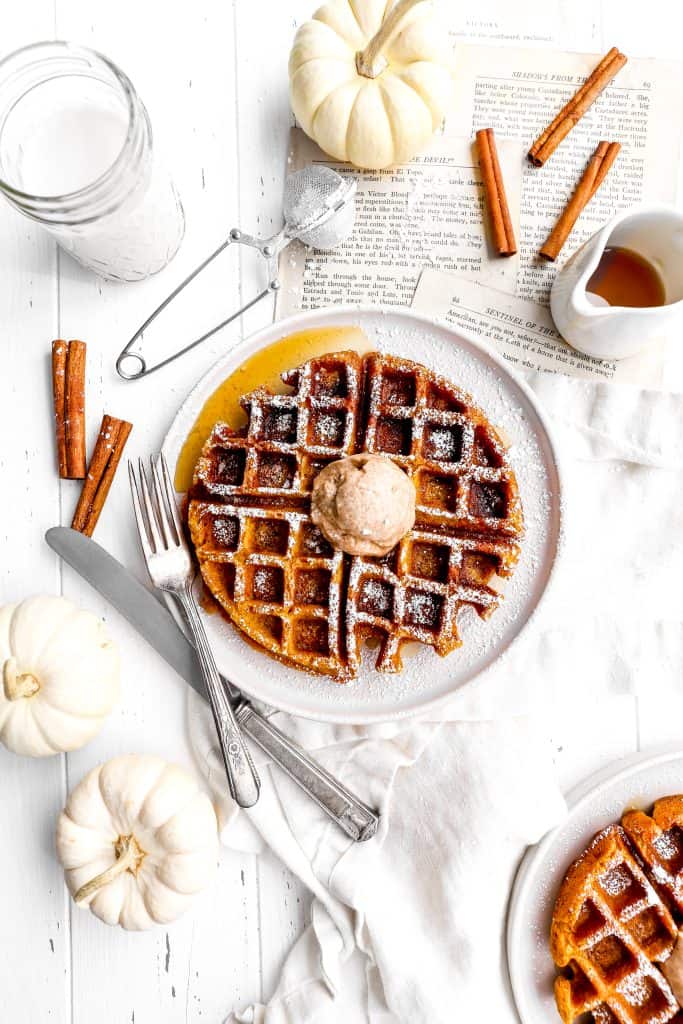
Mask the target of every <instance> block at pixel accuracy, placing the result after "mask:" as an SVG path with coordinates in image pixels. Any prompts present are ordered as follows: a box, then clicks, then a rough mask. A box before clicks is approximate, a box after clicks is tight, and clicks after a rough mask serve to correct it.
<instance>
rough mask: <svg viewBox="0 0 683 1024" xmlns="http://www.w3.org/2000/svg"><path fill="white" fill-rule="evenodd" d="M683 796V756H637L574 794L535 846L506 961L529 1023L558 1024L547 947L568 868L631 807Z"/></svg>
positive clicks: (513, 904)
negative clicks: (558, 822) (562, 816)
mask: <svg viewBox="0 0 683 1024" xmlns="http://www.w3.org/2000/svg"><path fill="white" fill-rule="evenodd" d="M681 792H683V751H681V750H675V751H666V752H664V753H659V754H655V755H652V754H647V755H642V754H640V755H635V756H632V757H628V758H624V759H622V760H621V761H617V762H616V764H611V765H610V766H609V767H608V768H605V769H603V770H602V771H600V772H598V773H597V774H595V775H592V776H591V777H590V778H589V779H587V780H586V781H585V782H582V783H581V784H580V785H579V786H577V787H576V788H575V789H574V790H572V791H571V793H570V794H569V795H568V797H567V803H568V804H569V815H568V817H567V818H566V819H565V820H564V822H563V823H562V824H561V825H560V826H559V827H558V828H556V829H554V830H553V831H552V832H549V833H548V835H547V836H545V838H544V839H542V840H541V842H540V843H538V845H537V846H533V847H531V849H530V850H529V851H528V852H527V854H526V856H525V857H524V860H523V861H522V863H521V864H520V867H519V871H518V872H517V877H516V879H515V884H514V887H513V890H512V896H511V898H510V908H509V913H508V927H507V958H508V969H509V971H510V983H511V985H512V991H513V994H514V998H515V1004H516V1006H517V1012H518V1014H519V1017H520V1019H521V1020H522V1022H523V1024H553V1022H557V1024H559V1021H560V1017H559V1014H558V1012H557V1010H556V1008H555V999H554V997H553V982H554V981H555V976H556V970H555V966H554V964H553V961H552V957H551V956H550V951H549V949H548V937H549V935H550V920H551V917H552V911H553V906H554V904H555V899H556V896H557V893H558V890H559V887H560V884H561V882H562V879H563V878H564V875H565V872H566V870H567V868H568V867H569V865H570V864H571V863H572V861H573V860H575V859H576V857H578V856H579V854H581V853H582V852H583V850H585V848H586V846H587V845H588V843H589V842H590V841H591V839H592V838H593V836H594V835H595V834H596V832H599V831H600V829H602V828H604V827H605V826H606V825H609V824H610V823H611V822H614V821H618V820H619V818H620V817H621V815H622V813H623V812H624V810H625V809H626V808H627V807H629V808H640V809H642V810H647V809H649V808H650V807H651V806H652V804H653V803H654V801H655V800H656V799H657V798H658V797H660V796H669V795H671V794H674V793H681Z"/></svg>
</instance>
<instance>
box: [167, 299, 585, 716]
mask: <svg viewBox="0 0 683 1024" xmlns="http://www.w3.org/2000/svg"><path fill="white" fill-rule="evenodd" d="M387 315H391V316H397V317H398V318H399V319H401V320H405V321H408V322H411V323H412V324H414V325H418V326H419V325H423V326H424V327H425V328H428V329H432V330H433V329H436V330H437V331H445V332H447V333H448V334H450V335H451V336H453V338H454V339H457V340H458V341H461V342H463V343H464V345H465V346H468V347H469V348H470V349H472V350H474V352H475V353H476V354H477V355H478V356H479V357H480V358H481V359H482V361H483V362H484V364H486V363H489V364H493V366H495V367H496V368H497V370H498V371H500V373H501V374H502V375H503V376H504V377H506V378H508V379H509V380H510V381H511V382H512V384H513V386H514V387H516V388H517V389H518V390H519V391H520V392H521V393H522V395H523V396H524V398H525V399H526V400H527V402H528V403H529V405H530V406H531V408H532V410H533V413H534V415H535V416H536V417H537V419H538V421H539V423H540V426H541V428H542V431H543V434H544V440H545V442H546V443H547V446H548V452H549V457H550V458H549V464H550V467H551V468H552V471H553V473H554V477H555V481H554V482H555V484H556V489H555V494H554V501H553V510H552V512H553V515H554V516H555V517H556V521H557V538H556V543H555V545H554V550H553V552H552V558H551V560H550V564H549V565H548V570H547V577H546V581H545V586H544V588H543V590H542V592H541V593H540V594H539V595H538V599H537V601H536V604H535V606H534V607H533V609H532V612H531V614H530V615H529V617H528V619H527V620H526V621H525V622H523V623H522V624H521V625H520V626H519V628H518V629H517V631H516V633H515V634H514V636H513V637H511V639H510V640H509V642H508V644H507V646H506V647H505V648H504V649H503V650H502V651H500V653H499V654H498V656H497V657H496V658H495V660H494V662H492V663H491V665H492V664H499V663H500V662H501V661H502V660H503V659H504V658H507V656H508V654H509V652H510V650H511V649H512V648H513V647H515V645H516V644H517V642H518V641H519V639H520V637H521V636H522V635H524V634H525V633H526V631H527V628H528V626H529V624H530V623H531V622H532V621H533V620H534V619H536V617H537V616H538V613H539V611H540V609H541V607H542V605H543V604H544V603H545V601H546V599H547V597H548V594H549V593H550V591H551V590H552V588H553V587H554V585H555V582H556V580H557V574H558V566H559V565H560V563H561V561H562V558H561V555H562V548H563V544H562V537H563V535H564V529H565V522H564V500H563V495H564V481H563V471H562V463H561V457H560V454H559V448H558V444H557V440H556V438H555V434H554V430H553V427H552V425H551V423H550V421H549V419H548V416H547V414H546V412H545V410H544V408H543V406H542V404H541V401H540V399H539V398H538V397H537V395H536V394H535V393H534V392H533V391H532V389H531V388H530V387H529V385H528V384H527V383H526V381H525V380H524V379H523V378H522V377H521V376H520V375H518V374H517V373H516V372H515V371H514V370H513V369H512V368H511V367H510V366H508V364H507V363H506V362H505V360H504V359H503V358H502V356H500V355H499V354H498V353H497V352H496V351H495V350H494V349H492V348H489V347H487V346H486V345H485V343H484V342H482V341H480V340H479V338H477V337H475V336H474V335H472V334H470V333H469V332H468V331H466V330H463V329H461V328H460V327H458V328H455V327H454V326H453V325H451V324H448V323H446V322H445V321H444V320H441V319H438V318H436V317H429V316H427V315H425V314H423V313H417V312H414V311H413V310H412V309H411V308H410V307H404V306H392V305H385V306H375V305H370V304H358V305H351V304H347V305H339V306H322V307H320V308H317V309H311V310H305V311H301V312H298V313H295V314H293V315H291V316H289V317H285V318H283V319H281V320H274V321H272V322H271V323H269V324H267V325H266V326H265V327H262V328H260V329H258V330H256V331H254V332H253V333H251V334H250V335H248V336H247V337H245V338H243V339H241V340H240V341H239V342H237V343H236V344H234V345H232V346H231V347H230V348H229V349H228V351H227V352H226V353H225V354H224V355H223V356H221V357H220V359H218V360H217V361H216V362H215V363H213V364H212V365H211V366H210V367H209V368H208V369H207V370H206V371H205V373H204V374H202V376H201V377H200V379H199V380H198V381H197V382H196V383H195V384H194V385H193V387H192V388H191V389H190V391H189V393H188V394H187V396H186V398H185V399H184V401H183V402H182V403H181V404H180V406H179V408H178V410H177V411H176V414H175V416H174V417H173V420H172V421H171V423H170V425H169V428H168V430H167V431H166V434H165V436H164V439H163V441H162V445H161V451H162V453H163V454H164V455H165V456H166V458H167V460H168V461H169V465H171V464H172V472H171V475H172V476H173V470H174V468H175V458H176V455H177V452H178V450H179V448H180V447H181V446H182V444H183V442H184V440H185V437H186V436H187V435H186V434H182V435H180V436H179V432H180V431H179V424H180V422H181V421H184V420H185V419H187V418H188V412H192V410H194V414H195V417H196V413H197V411H198V406H197V402H198V399H199V398H200V396H203V395H209V394H211V391H210V390H208V389H209V387H210V386H212V388H213V389H215V388H216V387H218V386H219V384H220V377H219V375H220V374H222V373H224V372H225V373H226V374H227V373H229V372H232V371H233V370H234V369H236V368H237V366H239V365H240V363H239V362H236V360H237V358H238V357H240V356H242V357H243V359H247V358H248V357H249V356H250V355H252V354H253V353H254V352H256V351H258V349H260V348H263V347H265V346H266V345H268V344H271V343H274V342H276V341H277V340H278V338H284V337H287V336H288V335H290V334H294V333H296V332H298V331H302V330H305V329H306V328H307V327H309V326H310V327H312V326H316V327H321V326H326V325H331V326H339V325H340V323H341V322H342V321H347V320H348V321H349V322H350V323H351V325H353V326H358V324H357V322H356V323H354V320H355V321H357V319H358V317H384V316H387ZM242 361H243V360H242ZM222 379H225V377H223V378H222ZM212 382H213V384H212ZM200 613H202V612H201V609H200ZM202 614H203V613H202ZM256 653H258V652H256ZM263 657H268V655H265V654H264V655H263ZM491 665H489V666H487V670H488V669H489V668H490V667H491ZM225 674H226V675H229V674H230V673H229V672H226V673H225ZM479 674H480V673H477V674H476V675H474V676H473V677H472V678H471V679H469V680H468V681H467V682H465V683H463V684H461V685H460V686H458V687H455V688H454V689H452V690H450V691H448V692H446V693H443V694H439V695H435V696H432V697H429V698H426V699H422V700H420V701H417V702H416V703H415V704H414V705H411V706H408V707H400V708H396V707H391V706H388V707H386V708H385V709H384V710H382V711H373V710H369V709H364V710H362V711H359V712H354V711H351V710H349V709H345V708H344V709H339V708H338V707H334V706H333V705H330V706H329V707H328V708H320V710H316V712H315V714H313V713H312V712H311V711H310V709H302V708H301V707H299V706H297V705H296V703H295V702H289V701H286V700H282V699H278V700H277V701H276V700H274V699H272V700H271V697H270V696H268V697H265V696H264V695H263V694H259V693H256V692H254V691H253V690H251V689H250V688H249V687H247V686H244V685H242V686H241V688H242V689H243V691H244V692H245V693H248V694H249V696H251V697H254V698H255V699H256V700H267V701H268V703H269V704H271V706H274V707H277V708H278V709H279V710H281V711H285V712H288V713H289V714H293V715H298V716H301V717H303V718H310V719H314V720H316V721H325V722H332V723H336V724H345V725H369V724H381V723H385V722H391V721H399V720H402V719H410V718H415V717H418V716H423V715H424V714H425V713H427V712H433V711H435V710H437V709H438V708H439V707H442V706H443V705H444V704H446V703H447V702H448V701H449V700H451V699H452V698H453V696H454V694H456V693H458V692H460V691H462V690H464V689H465V688H466V687H467V686H470V685H471V684H472V683H473V682H474V681H475V680H476V679H477V678H478V675H479Z"/></svg>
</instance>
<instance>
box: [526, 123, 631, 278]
mask: <svg viewBox="0 0 683 1024" xmlns="http://www.w3.org/2000/svg"><path fill="white" fill-rule="evenodd" d="M620 149H621V146H620V144H619V143H618V142H604V141H603V142H600V144H599V145H598V148H597V149H596V150H595V152H594V153H593V156H592V157H591V159H590V162H589V164H588V167H587V168H586V170H585V171H584V172H583V176H582V178H581V180H580V182H579V184H578V185H577V186H576V191H575V192H574V195H573V196H572V197H571V199H570V200H569V202H568V203H567V205H566V206H565V208H564V210H563V211H562V213H561V214H560V217H559V219H558V221H557V223H556V224H555V227H554V228H553V230H552V231H551V232H550V234H549V235H548V238H547V239H546V241H545V243H544V244H543V248H542V249H541V252H540V254H541V256H542V257H543V258H544V259H546V260H556V259H557V257H558V256H559V254H560V252H561V250H562V246H563V245H564V243H565V242H566V241H567V239H568V238H569V235H570V233H571V230H572V228H573V227H574V225H575V224H576V222H577V220H578V218H579V216H580V215H581V213H582V212H583V210H584V209H585V207H586V206H587V205H588V203H589V202H590V201H591V199H592V198H593V196H594V195H595V193H596V192H597V191H598V189H599V188H600V186H601V185H602V183H603V181H604V180H605V178H606V177H607V173H608V171H609V169H610V167H611V166H612V164H613V163H614V161H615V160H616V158H617V155H618V153H619V150H620Z"/></svg>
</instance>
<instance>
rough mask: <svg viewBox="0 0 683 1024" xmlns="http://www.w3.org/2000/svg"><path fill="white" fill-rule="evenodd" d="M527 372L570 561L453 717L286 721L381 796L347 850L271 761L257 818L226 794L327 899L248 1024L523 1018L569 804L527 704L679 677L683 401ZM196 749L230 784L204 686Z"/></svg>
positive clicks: (228, 835) (239, 828)
mask: <svg viewBox="0 0 683 1024" xmlns="http://www.w3.org/2000/svg"><path fill="white" fill-rule="evenodd" d="M527 380H528V381H529V383H530V384H531V386H532V387H533V388H534V390H535V391H536V392H537V394H538V395H539V397H540V398H541V399H542V401H543V402H544V404H545V405H546V408H547V409H548V410H549V412H550V414H551V418H552V419H553V421H554V423H555V426H556V429H557V432H558V434H559V436H560V441H561V448H562V450H563V454H564V458H563V467H562V468H563V471H564V489H565V501H566V508H565V512H566V516H565V520H566V524H567V529H566V537H565V543H564V553H563V558H562V571H561V573H559V574H558V575H557V581H556V584H555V585H554V587H553V589H552V592H551V594H550V596H549V598H548V600H547V601H546V602H545V603H544V605H543V608H542V609H541V611H540V614H539V615H538V616H537V618H536V619H535V621H534V624H533V625H532V627H531V628H530V629H529V630H528V631H527V633H526V634H525V635H524V636H523V638H522V639H521V640H520V641H519V642H518V643H517V645H515V647H513V649H512V650H511V652H510V653H509V654H508V655H507V656H506V657H504V658H502V659H500V660H499V661H498V662H497V663H496V664H495V665H494V666H492V667H491V669H489V671H488V672H486V673H484V674H482V675H481V676H480V677H479V678H478V679H477V680H475V681H474V682H472V683H470V684H469V685H468V686H467V687H465V688H464V690H463V691H461V692H460V693H459V694H457V695H456V696H455V697H454V700H453V702H452V703H451V704H450V705H449V707H448V708H447V709H445V710H444V711H443V712H441V713H440V715H439V718H440V719H441V722H440V723H438V722H431V723H417V724H410V723H399V724H398V725H393V726H389V725H387V726H380V727H377V726H373V727H369V728H362V727H357V726H331V725H326V724H321V723H314V722H307V721H305V720H303V719H294V718H291V717H289V716H286V715H283V714H281V713H277V714H276V716H275V719H274V721H275V722H277V724H278V725H279V726H280V727H281V728H283V730H284V731H285V732H287V733H289V734H290V735H292V736H293V737H294V738H295V739H297V740H298V741H299V742H301V743H302V744H303V745H305V746H306V747H307V748H308V749H309V750H311V751H314V752H315V754H316V756H317V757H318V758H319V759H320V760H321V761H322V763H323V764H324V765H325V766H326V767H327V768H329V769H330V771H332V772H334V773H335V774H337V775H339V776H340V777H341V778H342V780H343V781H344V782H346V783H347V784H348V785H349V786H350V787H351V788H353V789H354V790H355V791H357V792H358V793H359V795H361V796H362V797H363V798H364V799H366V800H367V801H368V802H370V803H372V804H375V805H377V806H380V807H381V808H382V812H383V824H382V829H381V833H380V835H379V836H378V837H377V838H376V839H374V840H372V841H370V842H369V843H367V844H359V845H353V844H350V843H349V841H347V840H345V838H344V837H343V835H342V834H341V833H340V832H339V831H338V830H337V829H336V828H335V826H334V825H331V824H329V823H327V822H326V820H325V819H324V817H323V816H322V813H321V812H320V811H319V810H318V809H317V808H316V807H315V806H314V805H313V804H312V803H311V802H310V801H308V800H307V799H306V798H305V797H303V796H302V795H301V794H300V793H299V791H298V790H297V789H296V787H295V786H294V785H293V783H291V782H290V780H288V779H287V778H286V777H285V776H284V775H283V774H282V773H281V772H279V771H278V769H277V768H273V769H272V771H271V770H270V769H268V768H265V769H264V770H263V775H264V786H263V795H262V797H261V800H260V802H259V804H258V805H257V807H256V808H255V809H253V810H251V811H249V812H248V813H247V815H236V813H235V808H234V806H231V804H230V802H229V801H226V800H225V798H224V797H222V796H221V797H220V809H221V813H222V817H223V821H224V823H225V827H224V829H223V840H224V842H226V843H227V844H228V845H235V846H240V845H242V844H244V843H245V842H252V843H253V839H254V835H255V834H256V835H258V837H259V840H260V841H261V842H265V843H267V844H268V845H270V846H271V847H272V848H273V849H274V850H275V851H276V853H278V854H279V856H280V857H281V858H282V859H283V860H284V861H285V862H286V863H287V864H288V866H289V867H290V869H291V870H292V871H294V872H295V873H296V874H298V875H299V877H300V878H302V880H303V881H304V882H305V884H306V885H307V886H308V887H309V888H310V889H311V891H312V892H313V894H314V897H315V898H314V902H313V911H312V921H311V925H310V926H309V928H308V929H307V930H306V932H305V933H304V935H303V937H302V938H301V939H300V940H299V942H298V943H297V944H296V945H295V947H294V948H293V950H292V952H291V954H290V956H289V958H288V960H287V962H286V964H285V967H284V969H283V973H282V977H281V979H280V983H279V985H278V988H277V991H276V992H275V994H274V996H273V997H272V999H271V1001H270V1002H269V1003H268V1006H267V1007H252V1008H250V1009H249V1010H247V1011H246V1012H245V1013H243V1014H241V1015H238V1016H235V1017H234V1018H231V1019H230V1020H231V1021H233V1022H237V1021H250V1022H252V1021H253V1022H254V1024H285V1022H287V1024H290V1022H291V1024H294V1022H296V1024H306V1022H308V1021H314V1020H315V1021H316V1022H319V1024H332V1022H335V1021H337V1020H338V1021H342V1020H343V1021H344V1022H345V1024H347V1022H350V1024H356V1022H359V1024H360V1022H366V1021H367V1022H369V1024H394V1022H400V1024H404V1022H405V1024H408V1022H410V1024H423V1022H424V1024H427V1022H429V1024H438V1022H440V1021H446V1020H448V1021H449V1022H450V1020H451V1018H452V1016H453V1010H454V1008H457V1010H458V1012H459V1015H460V1016H461V1018H462V1019H468V1016H470V1015H472V1016H473V1015H474V1013H475V1010H478V1009H480V1007H481V998H482V993H483V992H485V993H486V1000H487V1009H490V1012H489V1013H487V1019H490V1020H495V1021H496V1024H506V1022H508V1021H510V1022H513V1021H515V1020H516V1017H515V1014H514V1010H513V1008H512V1004H511V1001H510V997H509V991H508V986H507V978H506V970H505V966H504V960H503V945H502V935H503V926H504V916H505V906H506V900H507V897H508V895H509V885H510V882H511V880H512V876H513V872H514V868H515V865H516V863H517V862H518V860H519V857H520V855H521V853H522V851H523V848H524V846H525V845H526V844H528V843H531V842H534V841H536V840H537V839H538V838H539V837H540V836H541V835H542V834H543V832H545V831H546V830H547V829H548V828H550V827H552V826H553V825H554V824H555V823H556V822H557V821H558V820H559V819H560V817H561V814H562V808H563V804H562V800H561V798H560V796H559V793H558V791H557V788H556V784H555V782H554V773H553V771H552V765H551V762H550V756H549V751H548V749H547V747H544V745H543V744H542V743H540V742H539V741H537V740H536V739H535V738H534V733H533V725H532V722H531V721H530V719H529V718H528V717H526V718H523V717H510V716H522V715H528V714H529V713H530V712H532V711H534V710H538V709H539V708H542V707H543V705H544V704H547V703H548V702H551V703H552V704H553V705H555V707H556V708H559V707H561V702H562V700H563V699H566V698H569V699H571V700H575V699H576V692H577V686H579V685H580V686H581V690H582V693H583V694H584V695H590V696H592V697H599V696H607V695H610V694H623V693H637V692H638V691H639V689H640V688H641V687H643V686H644V685H647V687H648V691H649V692H650V693H652V692H653V690H655V689H657V690H658V691H661V692H663V693H664V692H666V691H667V690H668V689H673V688H676V689H678V691H679V692H680V667H681V664H683V588H681V586H680V566H681V564H683V561H682V556H683V503H682V502H681V493H683V396H682V395H665V394H662V393H659V392H653V391H644V390H639V389H636V388H629V387H623V386H616V385H611V384H595V383H592V382H584V381H578V380H574V379H570V378H567V377H564V376H559V375H557V376H551V375H547V374H540V373H539V374H531V375H529V376H528V377H527ZM190 700H191V704H190V709H191V711H190V721H191V735H192V740H193V746H194V749H195V751H196V754H197V757H198V759H199V761H200V764H201V766H202V769H203V770H204V772H205V774H206V775H207V777H208V779H209V781H210V782H211V783H212V784H213V786H214V791H215V792H216V795H217V797H218V795H219V794H223V793H224V789H225V787H224V783H223V778H222V775H223V768H222V764H221V762H220V759H219V757H218V756H217V752H216V750H215V747H214V739H213V733H212V725H211V720H210V717H209V715H208V713H207V710H206V708H205V707H204V706H203V705H202V702H201V701H200V700H199V698H197V697H196V696H195V695H191V698H190Z"/></svg>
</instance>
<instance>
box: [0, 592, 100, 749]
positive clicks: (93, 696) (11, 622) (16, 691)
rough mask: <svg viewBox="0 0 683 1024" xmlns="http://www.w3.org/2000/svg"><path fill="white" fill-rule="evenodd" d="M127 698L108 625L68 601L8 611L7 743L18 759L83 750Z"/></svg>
mask: <svg viewBox="0 0 683 1024" xmlns="http://www.w3.org/2000/svg"><path fill="white" fill-rule="evenodd" d="M118 699H119V657H118V653H117V650H116V647H115V646H114V643H113V642H112V640H111V639H110V638H109V636H108V634H107V631H106V630H105V628H104V624H103V623H102V621H101V620H100V619H98V618H97V616H95V615H93V614H92V613H91V612H86V611H82V610H81V609H79V608H77V607H76V606H75V605H73V604H72V603H71V601H67V600H66V598H63V597H29V598H27V599H26V600H25V601H22V602H21V603H20V604H8V605H5V606H4V607H2V608H0V741H2V742H3V743H4V744H5V746H6V747H9V749H10V750H13V751H14V752H15V753H17V754H29V755H31V756H32V757H45V756H47V755H49V754H57V753H59V752H61V751H65V750H77V749H78V748H79V747H82V746H83V745H84V744H85V743H87V742H88V741H89V740H91V739H92V738H93V736H95V735H96V734H97V733H98V732H99V730H100V729H101V727H102V724H103V723H104V720H105V718H106V717H107V715H108V714H109V712H110V711H111V709H112V708H113V706H114V704H116V702H117V701H118Z"/></svg>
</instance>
